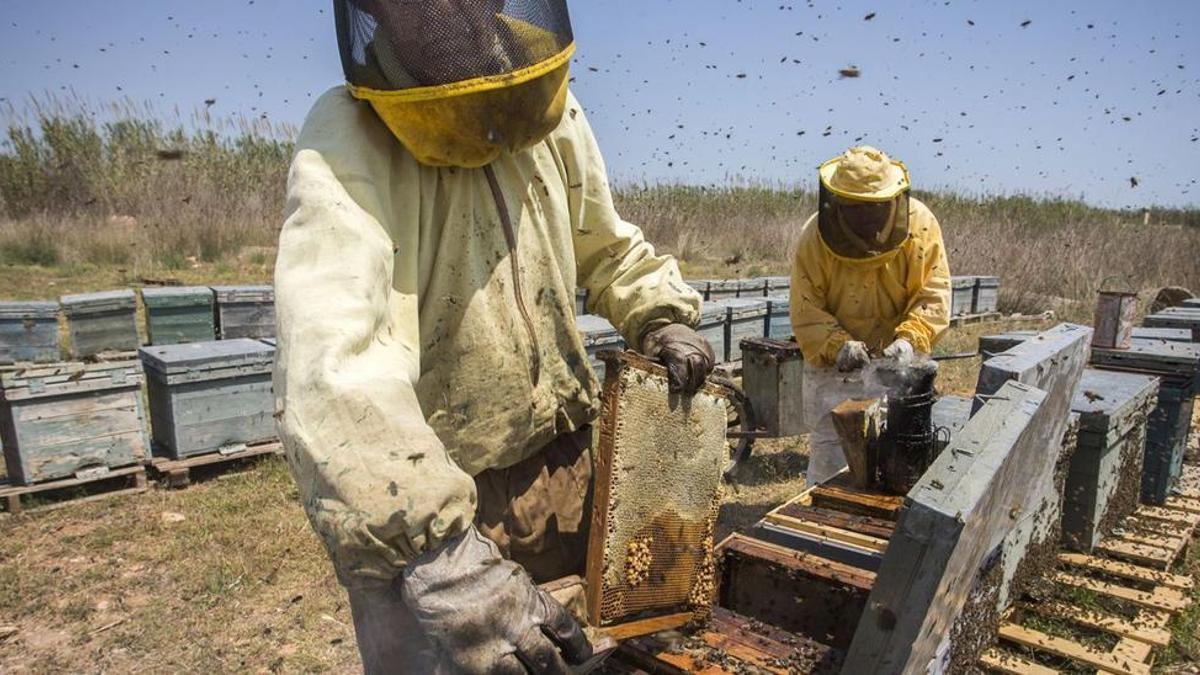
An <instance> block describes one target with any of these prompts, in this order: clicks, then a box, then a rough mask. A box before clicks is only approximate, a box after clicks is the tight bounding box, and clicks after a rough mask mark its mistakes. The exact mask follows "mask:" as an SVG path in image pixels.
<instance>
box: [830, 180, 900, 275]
mask: <svg viewBox="0 0 1200 675" xmlns="http://www.w3.org/2000/svg"><path fill="white" fill-rule="evenodd" d="M818 183H819V187H818V192H817V227H818V228H819V230H820V232H821V238H822V239H823V240H824V241H825V244H826V245H827V246H829V248H831V249H833V252H834V253H837V254H838V255H840V256H842V257H845V258H872V257H875V256H877V255H879V254H881V253H884V252H887V251H890V250H892V249H894V248H896V247H897V246H899V245H900V244H902V243H904V240H905V239H907V238H908V215H909V197H908V191H907V190H906V191H904V192H901V193H900V194H898V195H896V196H895V197H894V198H893V199H891V200H889V201H887V202H874V203H872V202H863V203H861V204H857V205H855V206H852V207H850V208H853V209H860V210H861V211H860V213H858V214H854V215H851V214H850V213H849V212H847V211H843V212H842V213H841V214H839V209H845V208H846V207H843V206H840V205H839V203H838V200H837V198H836V197H835V196H834V195H833V193H832V192H830V191H829V188H827V187H826V186H825V182H824V181H818ZM893 206H894V207H895V208H894V210H893ZM855 221H859V222H857V223H856V222H855ZM869 221H875V222H874V225H873V226H867V223H868V222H869ZM889 222H891V223H893V224H894V226H893V227H892V228H891V229H890V230H889V229H887V227H886V226H887V224H888V223H889ZM879 232H882V234H883V237H884V239H883V240H882V241H881V240H880V239H879V238H877V237H873V236H871V235H872V233H879Z"/></svg>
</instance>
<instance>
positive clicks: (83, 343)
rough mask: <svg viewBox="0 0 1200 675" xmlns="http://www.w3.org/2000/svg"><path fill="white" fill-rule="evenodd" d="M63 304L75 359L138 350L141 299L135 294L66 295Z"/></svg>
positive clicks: (130, 292)
mask: <svg viewBox="0 0 1200 675" xmlns="http://www.w3.org/2000/svg"><path fill="white" fill-rule="evenodd" d="M61 303H62V310H63V315H64V316H66V317H67V329H68V332H69V333H70V336H71V355H72V356H74V357H75V358H77V359H84V358H87V357H89V356H95V355H96V354H100V353H102V352H131V351H133V350H135V349H137V348H138V345H139V343H140V340H139V338H138V331H137V299H136V297H135V296H134V293H133V291H132V290H129V289H125V290H119V291H104V292H102V293H80V294H77V295H64V296H62V298H61Z"/></svg>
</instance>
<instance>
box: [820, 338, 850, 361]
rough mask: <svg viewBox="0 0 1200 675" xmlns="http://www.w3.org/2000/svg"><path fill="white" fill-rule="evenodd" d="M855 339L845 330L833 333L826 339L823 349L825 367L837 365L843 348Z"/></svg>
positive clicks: (822, 355) (822, 356)
mask: <svg viewBox="0 0 1200 675" xmlns="http://www.w3.org/2000/svg"><path fill="white" fill-rule="evenodd" d="M853 339H854V337H853V336H851V335H850V334H849V333H847V332H846V331H844V330H838V331H834V332H833V333H831V334H830V335H829V337H828V338H826V339H825V346H824V347H822V348H821V358H823V359H825V364H824V365H832V364H833V363H836V362H837V356H838V352H840V351H842V346H843V345H845V344H846V343H847V342H849V341H851V340H853Z"/></svg>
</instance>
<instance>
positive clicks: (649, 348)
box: [642, 323, 717, 396]
mask: <svg viewBox="0 0 1200 675" xmlns="http://www.w3.org/2000/svg"><path fill="white" fill-rule="evenodd" d="M642 353H643V354H645V355H646V356H649V357H650V358H652V359H658V360H660V361H662V363H663V365H664V366H666V367H667V388H668V389H669V390H670V391H671V393H673V394H684V395H685V396H691V395H692V394H694V393H696V392H697V391H699V390H700V387H703V386H704V380H706V379H707V378H708V374H709V373H711V372H712V369H713V366H714V365H716V362H717V359H716V357H715V356H713V350H712V346H711V345H709V344H708V340H705V339H704V337H703V336H701V335H700V334H699V333H697V332H696V331H695V330H693V329H691V328H689V327H688V326H685V325H683V324H681V323H671V324H667V325H666V326H663V327H662V328H659V329H658V330H653V331H650V332H649V333H647V334H646V337H645V338H644V339H643V340H642Z"/></svg>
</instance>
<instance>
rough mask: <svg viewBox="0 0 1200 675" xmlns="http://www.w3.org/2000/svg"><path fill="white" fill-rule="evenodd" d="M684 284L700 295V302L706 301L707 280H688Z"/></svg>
mask: <svg viewBox="0 0 1200 675" xmlns="http://www.w3.org/2000/svg"><path fill="white" fill-rule="evenodd" d="M684 283H685V284H687V285H688V286H691V287H692V288H693V289H695V290H696V292H697V293H699V294H700V298H701V299H702V300H707V299H708V280H707V279H689V280H687V281H685V282H684Z"/></svg>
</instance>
